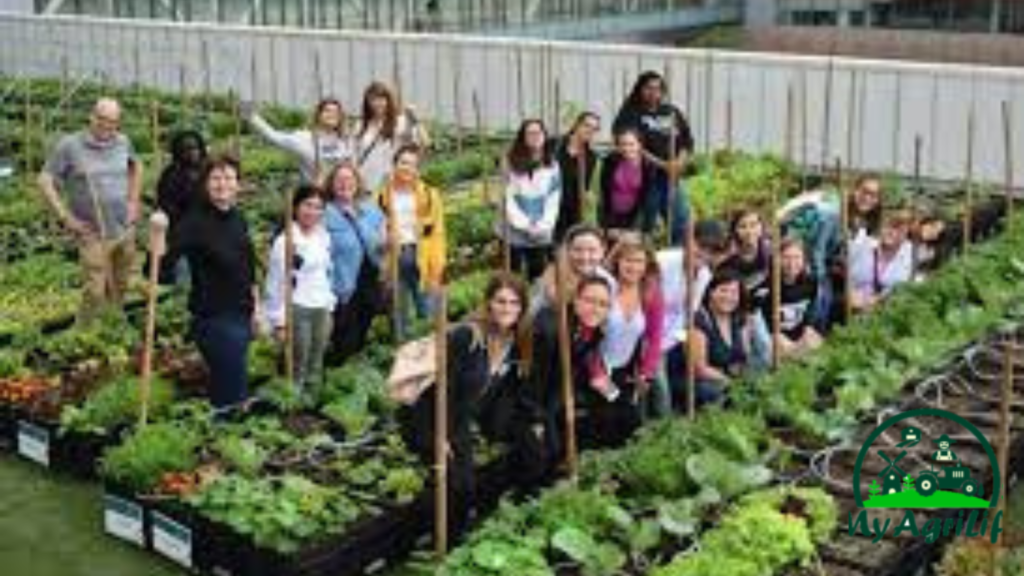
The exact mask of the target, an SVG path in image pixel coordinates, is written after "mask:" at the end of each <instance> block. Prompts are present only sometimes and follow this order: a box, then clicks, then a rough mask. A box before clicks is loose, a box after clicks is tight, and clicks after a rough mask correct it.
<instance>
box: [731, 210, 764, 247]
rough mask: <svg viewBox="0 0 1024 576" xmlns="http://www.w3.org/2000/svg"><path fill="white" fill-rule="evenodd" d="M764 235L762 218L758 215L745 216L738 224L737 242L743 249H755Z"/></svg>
mask: <svg viewBox="0 0 1024 576" xmlns="http://www.w3.org/2000/svg"><path fill="white" fill-rule="evenodd" d="M763 234H764V224H763V223H762V222H761V216H760V215H758V214H756V213H753V212H751V213H749V214H744V215H743V216H742V217H741V218H740V219H739V221H738V222H737V223H736V241H737V243H739V245H740V246H741V247H744V248H754V247H756V246H757V245H758V243H759V242H760V241H761V236H762V235H763Z"/></svg>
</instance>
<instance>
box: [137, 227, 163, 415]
mask: <svg viewBox="0 0 1024 576" xmlns="http://www.w3.org/2000/svg"><path fill="white" fill-rule="evenodd" d="M168 225H169V222H168V220H167V215H166V214H164V213H163V212H155V213H154V214H153V216H152V217H150V219H149V290H147V292H146V331H145V334H144V337H143V346H142V374H141V376H140V378H139V385H140V390H139V423H140V426H145V425H146V423H147V421H148V419H149V399H150V396H151V391H152V385H153V345H154V342H155V341H156V296H157V288H158V286H159V280H160V261H161V260H162V259H163V257H164V254H165V253H166V252H167V226H168Z"/></svg>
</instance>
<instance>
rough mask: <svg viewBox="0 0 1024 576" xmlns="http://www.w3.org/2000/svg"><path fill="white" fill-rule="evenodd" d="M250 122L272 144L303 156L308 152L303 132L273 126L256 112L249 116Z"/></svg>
mask: <svg viewBox="0 0 1024 576" xmlns="http://www.w3.org/2000/svg"><path fill="white" fill-rule="evenodd" d="M249 124H251V125H252V127H253V128H254V129H255V130H256V132H257V133H258V134H259V135H260V136H262V137H263V139H264V140H266V141H267V142H270V143H271V144H272V145H274V146H276V147H278V148H280V149H282V150H285V151H287V152H289V153H291V154H295V155H296V156H300V157H301V156H304V155H305V154H306V150H305V144H306V143H305V142H304V140H305V139H304V138H302V137H301V134H303V132H282V131H280V130H277V129H276V128H274V127H273V126H271V125H270V124H269V123H268V122H267V121H266V120H264V119H263V117H262V116H260V115H259V114H255V113H254V114H253V115H252V116H251V117H250V118H249Z"/></svg>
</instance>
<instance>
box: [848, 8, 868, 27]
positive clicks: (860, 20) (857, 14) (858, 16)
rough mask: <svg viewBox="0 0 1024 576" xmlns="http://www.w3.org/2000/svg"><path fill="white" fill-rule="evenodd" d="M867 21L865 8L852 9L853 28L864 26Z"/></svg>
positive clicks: (851, 20)
mask: <svg viewBox="0 0 1024 576" xmlns="http://www.w3.org/2000/svg"><path fill="white" fill-rule="evenodd" d="M866 23H867V21H866V20H865V19H864V11H863V10H850V26H851V27H853V28H861V27H863V26H864V25H865V24H866Z"/></svg>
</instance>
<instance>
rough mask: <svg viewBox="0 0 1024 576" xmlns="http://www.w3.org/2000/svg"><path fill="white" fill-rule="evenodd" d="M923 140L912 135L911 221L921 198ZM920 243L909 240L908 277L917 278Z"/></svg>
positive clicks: (914, 221)
mask: <svg viewBox="0 0 1024 576" xmlns="http://www.w3.org/2000/svg"><path fill="white" fill-rule="evenodd" d="M922 147H923V141H922V139H921V135H920V134H915V135H914V192H913V198H912V199H911V202H910V215H911V222H913V223H916V222H917V221H918V204H919V203H920V200H921V191H922V188H921V148H922ZM920 260H921V243H920V242H911V250H910V277H911V278H912V279H914V278H917V270H918V268H920Z"/></svg>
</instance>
